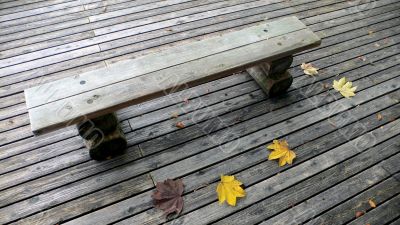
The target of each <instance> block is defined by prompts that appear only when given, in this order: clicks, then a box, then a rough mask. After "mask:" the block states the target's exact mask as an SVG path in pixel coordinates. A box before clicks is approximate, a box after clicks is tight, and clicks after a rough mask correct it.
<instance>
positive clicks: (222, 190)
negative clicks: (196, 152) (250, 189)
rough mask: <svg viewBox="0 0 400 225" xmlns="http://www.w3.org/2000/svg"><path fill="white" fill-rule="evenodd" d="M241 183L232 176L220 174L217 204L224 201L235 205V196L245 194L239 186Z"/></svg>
mask: <svg viewBox="0 0 400 225" xmlns="http://www.w3.org/2000/svg"><path fill="white" fill-rule="evenodd" d="M241 185H242V183H241V182H240V181H238V180H235V177H234V176H224V175H221V182H220V183H219V184H218V186H217V193H218V201H219V204H222V203H224V202H225V201H226V202H227V203H228V204H229V205H231V206H235V205H236V198H238V197H244V196H246V192H245V191H244V190H243V188H242V187H241Z"/></svg>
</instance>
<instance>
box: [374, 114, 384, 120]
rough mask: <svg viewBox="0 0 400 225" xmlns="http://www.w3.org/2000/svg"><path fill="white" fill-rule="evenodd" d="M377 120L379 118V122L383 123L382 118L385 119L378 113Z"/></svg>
mask: <svg viewBox="0 0 400 225" xmlns="http://www.w3.org/2000/svg"><path fill="white" fill-rule="evenodd" d="M376 118H377V119H378V120H379V121H381V120H382V118H383V116H382V114H380V113H378V114H376Z"/></svg>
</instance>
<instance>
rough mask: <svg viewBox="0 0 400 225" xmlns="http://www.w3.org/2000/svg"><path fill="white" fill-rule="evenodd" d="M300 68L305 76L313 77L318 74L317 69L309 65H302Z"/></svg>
mask: <svg viewBox="0 0 400 225" xmlns="http://www.w3.org/2000/svg"><path fill="white" fill-rule="evenodd" d="M300 67H301V69H303V72H304V73H305V74H307V75H310V76H314V75H317V74H318V68H315V67H313V66H312V65H311V63H302V64H301V66H300Z"/></svg>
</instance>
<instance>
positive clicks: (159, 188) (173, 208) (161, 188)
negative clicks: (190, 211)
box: [151, 179, 184, 216]
mask: <svg viewBox="0 0 400 225" xmlns="http://www.w3.org/2000/svg"><path fill="white" fill-rule="evenodd" d="M183 186H184V185H183V182H182V180H181V179H177V180H175V181H174V180H171V179H167V180H165V181H164V182H157V184H156V191H155V192H154V193H153V194H152V195H151V197H152V198H153V200H154V202H153V203H154V207H155V208H157V209H161V210H163V211H164V213H165V215H166V216H168V215H169V214H171V213H174V212H176V213H177V214H179V213H181V211H182V208H183V198H182V194H183V189H184V187H183Z"/></svg>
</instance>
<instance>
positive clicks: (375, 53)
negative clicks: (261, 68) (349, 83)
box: [50, 23, 398, 222]
mask: <svg viewBox="0 0 400 225" xmlns="http://www.w3.org/2000/svg"><path fill="white" fill-rule="evenodd" d="M355 24H356V23H355ZM332 30H333V29H332ZM344 31H345V30H344ZM390 49H391V50H390ZM395 49H396V48H384V49H382V53H383V52H384V51H386V50H389V52H390V53H389V54H386V53H385V54H386V55H385V57H381V58H379V56H378V54H380V52H379V51H378V52H374V53H373V54H372V55H371V56H373V59H374V60H376V59H384V58H385V59H384V61H383V62H386V63H388V62H389V63H392V62H395V61H393V60H396V59H398V58H397V57H395V56H390V54H393V53H394V52H395V51H396V50H395ZM387 57H391V58H387ZM390 59H392V61H391V60H390ZM335 61H336V60H335ZM299 62H301V61H299ZM356 64H357V67H354V68H361V67H360V66H361V64H360V63H358V62H356ZM344 65H350V64H349V63H347V64H346V63H345V64H344ZM334 66H335V65H332V67H334ZM331 71H332V72H334V71H337V70H336V69H334V68H332V70H331ZM354 72H357V70H354ZM346 76H347V75H346ZM302 82H305V80H304V81H302ZM128 115H129V114H128ZM128 115H127V116H128ZM129 181H130V180H129ZM110 188H112V186H111V187H110ZM110 190H111V189H110ZM93 196H94V195H93ZM140 196H143V195H140ZM138 199H140V198H138ZM86 200H88V198H86ZM70 203H71V204H69V205H71V206H72V202H70ZM93 204H94V203H93ZM106 204H112V201H111V200H110V201H109V202H108V203H106ZM145 204H147V203H145ZM61 207H62V205H60V206H57V207H56V208H61ZM51 209H54V208H51ZM51 209H50V211H51ZM126 209H128V208H126ZM54 212H56V210H55V211H54ZM69 216H72V217H73V216H74V215H73V214H69ZM55 222H57V221H55Z"/></svg>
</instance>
